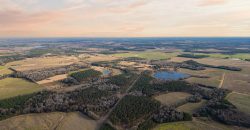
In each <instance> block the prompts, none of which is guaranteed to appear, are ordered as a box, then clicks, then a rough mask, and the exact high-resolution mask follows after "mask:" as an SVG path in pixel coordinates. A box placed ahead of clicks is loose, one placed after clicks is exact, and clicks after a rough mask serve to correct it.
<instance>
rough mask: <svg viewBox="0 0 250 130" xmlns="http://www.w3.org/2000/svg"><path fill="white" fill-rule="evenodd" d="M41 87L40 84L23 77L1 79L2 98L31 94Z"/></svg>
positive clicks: (0, 96) (0, 94)
mask: <svg viewBox="0 0 250 130" xmlns="http://www.w3.org/2000/svg"><path fill="white" fill-rule="evenodd" d="M41 89H42V87H40V86H39V85H37V84H35V83H32V82H29V81H26V80H23V79H18V78H5V79H2V80H0V99H6V98H10V97H14V96H18V95H25V94H30V93H33V92H37V91H40V90H41Z"/></svg>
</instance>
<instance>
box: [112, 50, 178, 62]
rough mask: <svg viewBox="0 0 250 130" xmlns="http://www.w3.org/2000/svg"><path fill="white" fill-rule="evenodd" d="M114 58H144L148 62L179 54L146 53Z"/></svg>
mask: <svg viewBox="0 0 250 130" xmlns="http://www.w3.org/2000/svg"><path fill="white" fill-rule="evenodd" d="M113 56H115V57H122V58H126V57H138V58H144V59H147V60H161V59H169V58H172V57H174V56H177V53H164V52H154V51H146V52H130V53H118V54H114V55H113Z"/></svg>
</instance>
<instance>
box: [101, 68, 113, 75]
mask: <svg viewBox="0 0 250 130" xmlns="http://www.w3.org/2000/svg"><path fill="white" fill-rule="evenodd" d="M110 73H111V71H110V70H108V69H105V70H103V71H102V74H103V76H107V75H109V74H110Z"/></svg>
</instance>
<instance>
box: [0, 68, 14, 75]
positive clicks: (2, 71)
mask: <svg viewBox="0 0 250 130" xmlns="http://www.w3.org/2000/svg"><path fill="white" fill-rule="evenodd" d="M11 73H12V71H11V70H10V69H8V68H7V67H5V66H0V76H2V75H6V74H11Z"/></svg>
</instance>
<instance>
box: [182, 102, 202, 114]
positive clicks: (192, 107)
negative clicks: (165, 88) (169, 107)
mask: <svg viewBox="0 0 250 130" xmlns="http://www.w3.org/2000/svg"><path fill="white" fill-rule="evenodd" d="M206 102H207V101H206V100H202V101H201V102H199V103H186V104H184V105H182V106H180V107H178V108H177V110H178V111H180V112H187V113H191V114H192V113H194V112H195V111H196V110H198V109H199V108H201V107H202V106H203V105H204V104H206Z"/></svg>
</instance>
